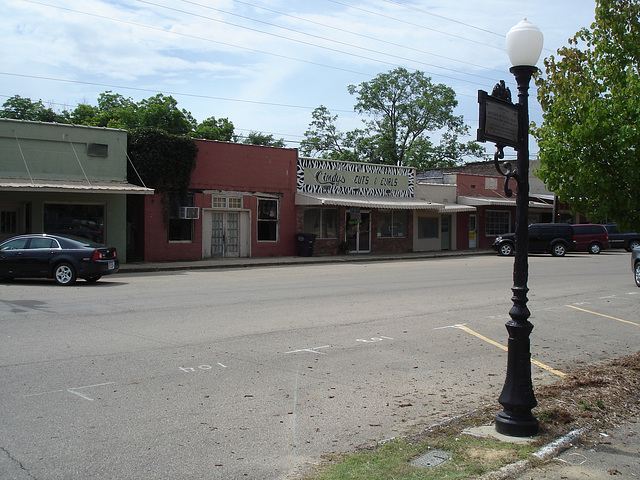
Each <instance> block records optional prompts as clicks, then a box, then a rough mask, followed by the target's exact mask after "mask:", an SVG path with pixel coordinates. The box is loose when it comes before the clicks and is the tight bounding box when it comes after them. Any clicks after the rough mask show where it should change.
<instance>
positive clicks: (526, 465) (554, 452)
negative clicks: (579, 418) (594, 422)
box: [480, 427, 590, 480]
mask: <svg viewBox="0 0 640 480" xmlns="http://www.w3.org/2000/svg"><path fill="white" fill-rule="evenodd" d="M589 430H590V429H589V428H586V427H583V428H578V429H576V430H572V431H570V432H569V433H567V434H566V435H563V436H562V437H560V438H558V439H557V440H554V441H553V442H551V443H548V444H547V445H545V446H544V447H542V448H540V449H539V450H538V451H537V452H536V453H534V454H533V456H534V457H536V459H528V460H521V461H519V462H516V463H512V464H510V465H506V466H504V467H502V468H501V469H500V470H498V471H497V472H491V473H488V474H486V475H484V476H482V477H480V480H507V479H510V478H514V477H515V476H516V475H521V474H523V473H524V472H526V471H527V470H529V469H530V468H531V467H533V466H535V465H536V464H537V463H538V461H542V462H545V463H546V462H547V461H549V460H551V459H552V458H555V457H557V456H558V455H560V454H561V453H562V452H564V451H565V450H566V449H568V448H569V447H571V445H572V443H573V442H575V441H576V440H578V439H580V438H582V437H583V436H584V435H585V434H586V433H588V432H589Z"/></svg>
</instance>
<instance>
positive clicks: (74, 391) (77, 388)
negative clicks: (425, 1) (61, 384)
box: [25, 382, 116, 402]
mask: <svg viewBox="0 0 640 480" xmlns="http://www.w3.org/2000/svg"><path fill="white" fill-rule="evenodd" d="M115 383H116V382H107V383H97V384H95V385H85V386H84V387H71V388H62V389H60V390H51V391H50V392H40V393H30V394H29V395H25V397H36V396H38V395H49V394H51V393H59V392H69V393H73V394H74V395H78V396H79V397H82V398H84V399H85V400H89V401H90V402H93V398H91V397H89V396H88V395H85V394H84V393H80V392H76V390H82V389H85V388H94V387H102V386H104V385H113V384H115Z"/></svg>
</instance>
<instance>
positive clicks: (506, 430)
mask: <svg viewBox="0 0 640 480" xmlns="http://www.w3.org/2000/svg"><path fill="white" fill-rule="evenodd" d="M538 429H539V423H538V419H537V418H536V417H535V415H533V414H532V413H531V412H522V413H515V412H507V411H504V410H503V411H502V412H500V413H498V416H497V417H496V432H498V433H501V434H503V435H508V436H510V437H533V436H534V435H536V434H537V433H538Z"/></svg>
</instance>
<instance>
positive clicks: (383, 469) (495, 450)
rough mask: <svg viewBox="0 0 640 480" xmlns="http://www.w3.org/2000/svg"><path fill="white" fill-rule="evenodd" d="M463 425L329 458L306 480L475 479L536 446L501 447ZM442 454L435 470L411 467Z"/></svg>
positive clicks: (525, 455)
mask: <svg viewBox="0 0 640 480" xmlns="http://www.w3.org/2000/svg"><path fill="white" fill-rule="evenodd" d="M463 428H465V425H461V424H458V425H456V427H454V428H451V427H449V428H445V429H441V430H439V431H432V432H425V433H421V434H416V435H412V436H411V437H408V438H402V439H397V440H394V441H392V442H389V443H386V444H385V445H382V446H380V447H377V448H373V449H369V450H365V451H360V452H357V453H353V454H350V455H346V456H343V457H340V456H338V457H332V458H329V459H328V460H329V461H328V462H326V463H325V465H323V467H322V469H321V471H320V472H318V473H317V474H315V475H312V476H308V477H305V478H306V479H307V480H390V479H393V480H436V479H438V480H441V479H444V480H462V479H468V478H474V477H477V476H479V475H483V474H486V473H489V472H492V471H495V470H497V469H499V468H501V467H503V466H505V465H508V464H510V463H514V462H517V461H519V460H523V459H525V458H528V457H529V456H531V454H533V453H534V452H535V451H536V450H537V448H538V446H533V445H518V444H513V443H504V442H500V441H498V440H494V439H491V438H478V437H474V436H471V435H466V434H463V433H462V429H463ZM434 449H437V450H443V451H445V452H447V453H448V454H449V455H450V459H449V460H447V461H445V462H444V463H442V464H441V465H438V466H435V467H418V466H413V465H411V463H410V462H411V460H413V459H415V458H417V457H419V456H420V455H423V454H425V453H427V452H428V451H429V450H434Z"/></svg>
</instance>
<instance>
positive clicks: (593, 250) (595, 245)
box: [589, 242, 601, 253]
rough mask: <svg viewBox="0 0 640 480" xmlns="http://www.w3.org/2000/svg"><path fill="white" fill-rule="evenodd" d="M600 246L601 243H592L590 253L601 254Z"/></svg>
mask: <svg viewBox="0 0 640 480" xmlns="http://www.w3.org/2000/svg"><path fill="white" fill-rule="evenodd" d="M600 250H601V248H600V244H599V243H595V242H594V243H592V244H591V245H589V253H600Z"/></svg>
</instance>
